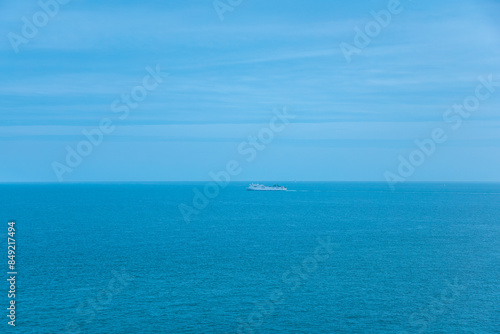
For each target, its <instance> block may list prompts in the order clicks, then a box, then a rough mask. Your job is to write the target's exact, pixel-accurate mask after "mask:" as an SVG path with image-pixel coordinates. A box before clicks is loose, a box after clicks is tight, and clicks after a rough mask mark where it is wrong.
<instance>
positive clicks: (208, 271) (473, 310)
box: [0, 182, 500, 333]
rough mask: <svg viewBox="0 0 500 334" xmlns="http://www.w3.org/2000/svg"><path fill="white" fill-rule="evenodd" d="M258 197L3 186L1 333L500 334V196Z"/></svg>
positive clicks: (307, 191) (358, 191) (427, 189)
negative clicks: (10, 246) (10, 259)
mask: <svg viewBox="0 0 500 334" xmlns="http://www.w3.org/2000/svg"><path fill="white" fill-rule="evenodd" d="M266 184H269V182H267V183H266ZM270 184H273V183H272V182H271V183H270ZM247 185H248V183H231V184H230V185H228V186H227V187H226V188H224V189H215V188H213V189H208V190H209V191H211V193H209V195H210V197H213V198H210V199H207V200H203V198H201V199H200V198H198V199H197V201H198V202H197V205H196V207H193V198H194V197H195V193H197V192H198V191H200V192H203V191H204V186H205V184H204V183H148V184H23V185H14V184H11V185H0V220H1V224H0V236H1V242H2V244H3V245H4V246H2V247H0V249H3V252H5V255H2V258H3V259H4V260H3V261H4V264H2V266H1V267H2V268H4V269H3V270H4V277H5V278H7V271H8V268H7V227H8V225H7V222H8V221H9V220H16V225H15V227H16V235H15V240H16V266H17V267H16V271H17V273H18V274H17V276H16V299H15V300H16V327H15V329H13V328H11V326H9V325H8V324H7V322H8V321H9V319H8V318H7V317H6V315H7V312H8V311H7V310H6V308H7V307H8V305H9V304H8V303H9V300H8V298H7V292H8V289H9V285H8V283H7V282H6V281H5V280H4V284H2V285H1V287H2V289H3V290H4V291H3V292H0V295H1V296H3V297H2V298H1V300H0V303H1V305H2V309H3V310H4V311H2V312H3V314H1V317H0V319H3V320H2V322H3V323H2V324H1V325H0V326H1V328H2V329H1V332H2V333H14V332H15V333H500V184H480V183H463V184H459V183H447V184H442V183H439V184H437V183H408V184H403V185H401V186H400V187H398V188H397V190H396V191H394V192H392V191H391V190H390V189H389V188H388V187H387V185H386V184H384V183H299V182H297V183H293V182H289V183H285V184H284V185H285V186H288V188H289V189H290V190H292V191H287V192H247V191H245V188H246V186H247ZM217 192H218V194H217ZM198 197H200V195H198ZM180 204H185V206H181V208H184V209H186V208H188V206H191V209H189V210H193V211H188V212H189V213H190V214H189V215H188V216H189V218H190V221H188V222H187V221H186V220H185V219H184V217H183V215H182V214H181V211H180V210H179V205H180Z"/></svg>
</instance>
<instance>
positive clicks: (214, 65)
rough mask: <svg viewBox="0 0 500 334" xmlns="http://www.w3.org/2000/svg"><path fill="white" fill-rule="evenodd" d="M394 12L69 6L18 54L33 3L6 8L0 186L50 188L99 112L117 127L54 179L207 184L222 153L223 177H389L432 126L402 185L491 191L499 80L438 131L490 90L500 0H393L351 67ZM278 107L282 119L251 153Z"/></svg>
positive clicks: (253, 0)
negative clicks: (436, 136) (125, 102)
mask: <svg viewBox="0 0 500 334" xmlns="http://www.w3.org/2000/svg"><path fill="white" fill-rule="evenodd" d="M223 2H224V3H227V0H224V1H223ZM233 3H234V2H233ZM387 6H388V1H361V2H353V3H351V2H347V1H326V0H324V1H314V2H311V1H293V0H287V1H285V0H276V1H268V0H243V1H241V4H239V5H237V6H233V10H232V11H227V12H225V13H224V15H223V16H224V20H223V21H222V20H220V18H219V16H218V14H217V12H216V10H215V9H214V6H213V3H212V1H210V0H203V1H168V0H163V1H142V2H136V1H105V2H102V1H80V0H73V1H70V2H69V3H67V4H64V5H60V6H59V7H60V8H59V10H58V12H57V13H56V15H55V16H54V17H53V18H50V19H49V20H48V23H47V24H46V25H44V26H42V27H40V28H39V29H38V34H37V35H36V36H35V37H33V38H28V39H27V43H25V44H20V45H18V52H15V51H14V49H13V47H12V45H11V42H10V41H9V37H8V36H9V33H15V34H17V35H19V36H22V32H21V30H22V27H23V24H24V23H23V19H22V18H23V17H26V18H27V19H28V20H32V17H33V15H34V14H36V13H37V12H39V11H40V10H41V8H40V5H39V4H38V2H37V1H31V0H29V1H23V2H22V3H17V2H9V3H7V2H5V1H4V2H2V3H1V4H0V13H1V14H0V15H1V17H2V18H1V20H2V25H1V26H0V36H1V38H0V53H1V57H0V73H1V76H2V80H1V81H0V98H1V101H2V103H1V104H0V157H1V158H2V163H1V164H0V182H21V181H44V182H57V181H58V178H57V176H56V173H55V172H54V168H53V163H54V162H60V163H61V164H64V161H65V159H66V155H67V151H66V147H67V146H70V147H76V146H77V144H78V143H79V142H80V141H82V140H85V137H84V136H83V135H82V131H83V130H85V129H87V131H91V130H92V129H95V128H96V127H98V126H99V123H100V122H101V120H102V119H103V118H109V119H110V120H111V121H112V122H113V125H114V126H115V127H116V128H115V130H114V131H113V132H112V133H111V134H109V135H105V136H104V138H103V141H102V144H100V145H98V146H96V147H94V148H93V151H92V153H91V154H90V155H88V156H86V157H84V158H83V159H82V162H81V163H80V164H79V165H78V166H77V167H76V168H72V171H71V172H68V173H65V174H64V177H63V178H64V181H69V182H75V181H182V180H190V181H200V180H208V179H209V172H210V171H220V170H223V169H224V168H225V166H226V164H227V162H228V161H231V160H236V161H240V162H241V166H242V172H241V173H240V174H238V175H236V176H234V177H233V179H232V180H233V181H239V180H263V181H264V180H297V181H301V180H304V181H305V180H338V181H363V180H366V181H384V180H385V178H384V173H386V172H387V171H394V172H395V171H396V170H397V169H398V164H399V160H398V157H399V156H400V155H401V156H403V157H406V156H408V155H409V154H411V152H413V151H414V150H415V149H416V146H415V143H414V141H415V140H416V139H424V138H428V137H429V136H430V133H431V132H432V131H433V129H435V128H437V127H443V128H444V129H445V130H446V132H447V135H448V137H449V140H447V141H446V142H445V143H443V144H441V145H438V147H437V149H436V151H435V153H434V154H433V155H431V156H429V157H428V158H427V159H426V161H425V163H424V164H422V165H421V166H419V167H418V168H416V170H415V172H414V173H413V174H412V175H411V176H410V177H408V179H407V180H408V181H437V180H443V181H500V173H499V170H500V169H499V166H500V131H499V130H500V114H499V107H500V88H497V90H498V91H496V92H494V93H492V94H491V97H489V98H488V99H487V100H485V101H484V102H482V103H481V105H480V107H479V108H478V109H477V110H475V111H474V112H473V113H472V115H471V116H470V118H468V119H467V120H464V122H463V124H462V125H461V127H460V128H459V129H458V130H451V129H450V124H447V123H445V122H444V121H443V114H444V113H445V112H446V111H447V109H448V108H450V107H451V106H452V105H453V104H455V103H461V102H462V101H464V99H465V98H466V97H467V96H470V95H473V94H474V92H475V88H476V86H477V85H478V83H479V81H478V77H479V76H482V77H484V78H486V77H488V75H492V76H493V78H494V79H495V80H496V81H500V70H499V69H500V68H499V65H500V21H498V17H500V16H499V15H500V2H499V1H491V0H490V1H486V0H484V1H483V0H475V1H460V2H458V3H457V2H456V1H448V0H445V1H439V2H436V1H408V0H406V1H405V0H402V1H401V5H400V6H401V7H400V8H401V12H400V13H398V14H393V15H392V18H391V21H390V23H389V24H388V25H387V26H386V27H383V28H382V29H381V30H380V33H378V34H376V36H374V37H373V38H370V40H371V41H370V43H369V45H368V46H366V47H365V48H363V49H362V50H361V52H360V53H359V54H355V55H353V56H352V59H351V62H350V63H348V62H347V61H346V59H345V57H344V55H343V54H342V51H341V49H340V47H339V45H340V44H341V43H343V42H344V43H350V44H353V43H354V42H353V39H354V37H355V31H354V29H355V27H358V28H360V29H363V28H364V27H365V26H366V24H367V23H368V22H370V21H373V17H372V16H371V14H370V13H371V12H372V11H375V12H379V11H381V10H385V9H387ZM10 36H12V34H11V35H10ZM156 66H159V67H160V68H161V69H162V71H163V72H165V73H168V76H166V75H165V76H164V78H163V81H162V83H160V84H159V85H158V87H157V88H156V89H154V90H152V91H150V92H149V93H148V96H147V97H146V98H145V99H144V100H143V101H141V102H139V103H138V106H137V107H136V108H134V109H133V110H131V111H130V114H129V116H128V117H127V118H126V119H123V120H122V119H119V117H118V114H117V113H114V112H113V111H112V109H111V107H110V106H111V104H112V102H113V101H115V100H116V99H120V98H121V96H122V94H129V93H130V92H131V90H132V89H133V88H134V87H136V86H137V85H140V84H141V82H142V80H143V78H144V76H145V75H147V73H148V72H147V71H146V67H150V68H155V67H156ZM283 108H286V109H287V110H288V113H291V114H293V115H294V116H295V118H294V119H293V121H292V122H291V123H290V124H288V125H287V126H286V128H285V129H284V130H283V131H282V132H280V133H276V134H275V137H274V139H273V141H272V142H271V143H269V144H268V145H266V148H265V149H264V150H263V151H259V153H258V156H257V157H256V158H255V159H254V160H253V161H252V162H247V161H245V159H244V157H243V156H242V155H241V154H240V153H238V146H239V145H240V144H241V143H242V142H245V141H246V140H247V138H248V136H251V135H256V134H258V133H259V131H261V130H262V129H263V128H266V127H268V126H269V122H270V120H271V119H272V118H273V116H274V112H276V111H279V110H282V109H283Z"/></svg>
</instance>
